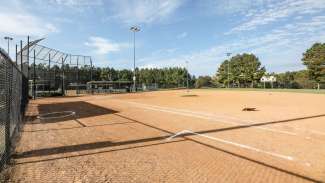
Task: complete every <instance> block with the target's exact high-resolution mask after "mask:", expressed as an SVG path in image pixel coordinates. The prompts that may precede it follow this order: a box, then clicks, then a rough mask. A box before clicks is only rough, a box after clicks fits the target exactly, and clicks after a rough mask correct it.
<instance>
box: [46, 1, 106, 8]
mask: <svg viewBox="0 0 325 183" xmlns="http://www.w3.org/2000/svg"><path fill="white" fill-rule="evenodd" d="M51 2H52V3H54V4H58V5H63V6H68V7H76V6H99V5H102V4H103V2H102V0H51Z"/></svg>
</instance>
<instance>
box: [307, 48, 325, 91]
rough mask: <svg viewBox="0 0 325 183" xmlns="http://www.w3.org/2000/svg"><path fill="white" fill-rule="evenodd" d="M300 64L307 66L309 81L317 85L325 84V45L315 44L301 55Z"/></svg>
mask: <svg viewBox="0 0 325 183" xmlns="http://www.w3.org/2000/svg"><path fill="white" fill-rule="evenodd" d="M302 62H303V64H304V65H306V66H307V69H308V73H309V77H310V79H312V80H314V81H315V82H316V83H317V88H318V89H319V87H320V83H323V82H325V43H315V44H314V45H313V46H312V47H311V48H309V49H307V51H306V52H305V53H303V58H302Z"/></svg>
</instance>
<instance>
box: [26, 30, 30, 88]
mask: <svg viewBox="0 0 325 183" xmlns="http://www.w3.org/2000/svg"><path fill="white" fill-rule="evenodd" d="M26 77H27V81H28V80H29V79H28V78H29V36H27V74H26ZM28 85H29V82H28V83H27V86H28ZM28 88H29V87H28Z"/></svg>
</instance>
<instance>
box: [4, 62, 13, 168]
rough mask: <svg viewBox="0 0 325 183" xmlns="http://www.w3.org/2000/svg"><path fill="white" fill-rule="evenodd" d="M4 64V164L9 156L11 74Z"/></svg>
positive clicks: (8, 64)
mask: <svg viewBox="0 0 325 183" xmlns="http://www.w3.org/2000/svg"><path fill="white" fill-rule="evenodd" d="M5 62H6V77H7V78H6V81H7V82H8V83H7V89H6V93H7V95H6V105H7V106H6V108H7V110H6V112H7V113H6V116H7V117H6V124H5V163H7V161H8V160H9V155H10V145H11V142H10V117H11V115H10V114H11V82H12V76H11V72H12V69H10V66H11V65H10V62H9V61H8V60H5Z"/></svg>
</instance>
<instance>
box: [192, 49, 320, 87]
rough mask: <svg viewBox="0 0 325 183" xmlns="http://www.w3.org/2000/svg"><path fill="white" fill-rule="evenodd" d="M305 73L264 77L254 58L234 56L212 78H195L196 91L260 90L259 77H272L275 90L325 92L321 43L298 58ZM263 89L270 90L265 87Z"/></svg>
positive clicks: (261, 67) (294, 72)
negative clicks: (244, 88)
mask: <svg viewBox="0 0 325 183" xmlns="http://www.w3.org/2000/svg"><path fill="white" fill-rule="evenodd" d="M301 61H302V64H304V65H305V66H306V69H304V70H300V71H291V72H290V71H288V72H284V73H267V72H266V69H265V67H264V66H262V65H261V62H260V61H259V58H258V57H256V56H255V55H254V54H248V53H243V54H238V55H235V56H233V57H231V58H230V59H229V60H228V59H227V60H224V61H223V62H222V63H221V64H220V66H219V68H218V69H217V72H216V74H215V76H213V77H210V76H199V77H198V78H197V80H196V82H195V87H196V88H201V87H264V85H263V84H262V83H261V82H260V79H261V77H262V76H271V75H272V76H275V78H276V82H274V83H273V85H272V87H275V88H294V89H299V88H310V89H311V88H318V89H319V88H325V43H315V44H313V45H312V46H311V48H309V49H307V50H306V52H305V53H303V56H302V60H301ZM266 87H271V85H270V84H269V83H267V84H266Z"/></svg>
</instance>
